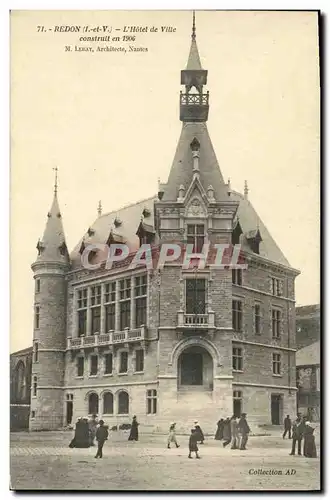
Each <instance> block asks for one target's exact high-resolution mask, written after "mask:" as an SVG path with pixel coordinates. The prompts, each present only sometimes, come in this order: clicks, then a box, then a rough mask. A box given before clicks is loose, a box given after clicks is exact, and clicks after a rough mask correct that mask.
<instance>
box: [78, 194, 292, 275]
mask: <svg viewBox="0 0 330 500" xmlns="http://www.w3.org/2000/svg"><path fill="white" fill-rule="evenodd" d="M227 199H229V200H233V201H238V202H239V207H238V211H237V217H238V218H239V222H240V225H241V227H242V231H243V235H242V236H241V244H242V248H243V249H244V250H245V251H247V252H250V253H252V251H251V249H250V246H249V245H248V242H247V240H246V237H245V236H244V235H245V233H247V232H248V231H251V230H252V229H255V228H256V227H257V226H258V227H259V231H260V234H261V237H262V241H261V242H260V247H259V250H260V256H261V257H264V258H266V259H269V260H271V261H273V262H274V263H277V264H281V265H284V266H287V267H290V264H289V263H288V261H287V259H286V258H285V257H284V255H283V253H282V252H281V250H280V249H279V247H278V246H277V245H276V243H275V241H274V239H273V238H272V236H271V234H270V233H269V231H268V230H267V228H266V226H265V225H264V223H263V222H262V220H261V219H260V218H259V217H258V215H257V213H256V211H255V210H254V208H253V206H252V204H251V202H250V201H248V200H246V199H245V198H244V196H243V195H242V194H241V193H238V192H236V191H232V194H231V196H230V197H228V195H227ZM157 200H158V198H157V196H154V197H152V198H147V199H145V200H142V201H139V202H137V203H135V204H132V205H128V206H126V207H124V208H122V209H121V210H115V211H113V212H109V213H107V214H104V215H102V216H101V217H99V218H97V219H96V220H95V222H94V223H93V225H92V226H91V228H92V229H93V230H94V231H95V233H94V234H93V235H92V236H90V237H88V236H87V233H86V235H85V237H84V238H82V239H81V240H80V241H79V243H78V244H77V245H76V247H75V248H74V250H73V251H72V253H71V260H72V266H73V268H79V267H80V266H81V260H80V259H81V256H80V253H79V249H80V246H81V243H82V241H83V239H85V244H88V243H106V241H107V239H108V236H109V234H110V230H111V229H112V230H113V235H114V237H115V236H116V234H117V235H119V236H121V238H122V240H124V241H125V243H126V244H127V245H128V246H129V248H130V250H132V251H134V250H136V249H137V248H138V247H139V238H138V236H137V235H136V232H137V230H138V227H139V225H140V223H141V215H142V212H143V210H144V208H147V209H148V210H149V211H150V216H149V217H147V218H145V219H144V220H145V223H146V224H148V226H151V227H153V224H154V202H156V201H157ZM116 217H118V218H119V219H120V220H121V221H122V225H121V226H119V227H117V228H116V227H115V226H114V220H115V218H116Z"/></svg>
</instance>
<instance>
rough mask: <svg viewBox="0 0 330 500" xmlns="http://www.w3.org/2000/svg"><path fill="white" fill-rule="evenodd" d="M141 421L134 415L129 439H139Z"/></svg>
mask: <svg viewBox="0 0 330 500" xmlns="http://www.w3.org/2000/svg"><path fill="white" fill-rule="evenodd" d="M138 427H139V422H138V421H137V420H136V416H135V415H134V417H133V420H132V426H131V432H130V435H129V436H128V440H129V441H138V440H139V429H138Z"/></svg>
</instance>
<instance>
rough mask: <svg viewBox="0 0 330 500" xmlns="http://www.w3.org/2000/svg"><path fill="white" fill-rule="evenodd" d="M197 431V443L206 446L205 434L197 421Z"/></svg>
mask: <svg viewBox="0 0 330 500" xmlns="http://www.w3.org/2000/svg"><path fill="white" fill-rule="evenodd" d="M195 429H196V435H197V442H200V443H201V444H204V439H205V438H204V433H203V431H202V429H201V427H200V425H199V423H198V422H197V420H196V421H195Z"/></svg>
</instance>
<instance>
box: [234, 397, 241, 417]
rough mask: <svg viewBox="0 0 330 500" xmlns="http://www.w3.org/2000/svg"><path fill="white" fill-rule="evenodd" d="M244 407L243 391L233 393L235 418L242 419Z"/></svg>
mask: <svg viewBox="0 0 330 500" xmlns="http://www.w3.org/2000/svg"><path fill="white" fill-rule="evenodd" d="M242 407H243V394H242V391H233V414H234V415H235V417H238V418H239V417H240V416H241V414H242V409H243V408H242Z"/></svg>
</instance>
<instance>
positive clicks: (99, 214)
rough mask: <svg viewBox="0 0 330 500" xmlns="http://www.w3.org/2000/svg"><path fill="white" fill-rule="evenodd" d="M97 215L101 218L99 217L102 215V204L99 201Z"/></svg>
mask: <svg viewBox="0 0 330 500" xmlns="http://www.w3.org/2000/svg"><path fill="white" fill-rule="evenodd" d="M97 215H98V216H99V217H101V215H102V202H101V200H100V201H99V205H98V207H97Z"/></svg>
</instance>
